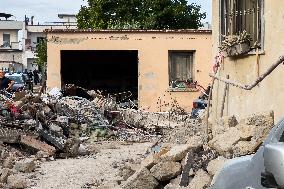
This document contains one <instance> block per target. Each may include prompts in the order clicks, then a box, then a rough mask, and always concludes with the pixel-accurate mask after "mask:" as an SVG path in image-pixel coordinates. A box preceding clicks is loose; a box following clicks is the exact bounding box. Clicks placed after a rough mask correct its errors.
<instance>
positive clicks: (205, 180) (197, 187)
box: [187, 169, 211, 189]
mask: <svg viewBox="0 0 284 189" xmlns="http://www.w3.org/2000/svg"><path fill="white" fill-rule="evenodd" d="M210 182H211V178H210V176H209V175H208V174H207V173H206V172H205V171H203V170H202V169H200V170H198V171H197V172H196V174H195V176H194V178H193V179H192V180H191V182H190V183H189V185H188V187H187V188H188V189H203V188H206V187H208V186H209V185H210Z"/></svg>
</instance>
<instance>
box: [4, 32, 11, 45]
mask: <svg viewBox="0 0 284 189" xmlns="http://www.w3.org/2000/svg"><path fill="white" fill-rule="evenodd" d="M3 47H10V34H8V33H4V34H3Z"/></svg>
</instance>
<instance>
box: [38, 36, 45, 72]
mask: <svg viewBox="0 0 284 189" xmlns="http://www.w3.org/2000/svg"><path fill="white" fill-rule="evenodd" d="M35 53H36V59H35V63H36V64H37V65H38V67H39V69H40V70H44V68H45V66H46V62H47V40H46V39H43V40H40V41H39V43H37V45H36V51H35Z"/></svg>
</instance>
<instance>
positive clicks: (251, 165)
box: [210, 118, 284, 189]
mask: <svg viewBox="0 0 284 189" xmlns="http://www.w3.org/2000/svg"><path fill="white" fill-rule="evenodd" d="M213 183H214V184H213V185H212V186H211V187H210V189H248V188H249V189H267V188H284V118H283V119H282V120H281V121H280V122H279V123H278V124H276V125H275V126H274V127H273V128H272V129H271V131H270V133H269V135H268V136H267V137H266V139H265V140H264V142H263V143H262V145H261V146H260V147H259V149H258V150H257V152H256V153H255V154H254V155H248V156H243V157H239V158H234V159H232V160H229V161H228V162H227V163H226V164H225V166H224V167H223V168H222V169H221V170H220V171H219V172H218V173H217V174H216V175H215V176H214V178H213Z"/></svg>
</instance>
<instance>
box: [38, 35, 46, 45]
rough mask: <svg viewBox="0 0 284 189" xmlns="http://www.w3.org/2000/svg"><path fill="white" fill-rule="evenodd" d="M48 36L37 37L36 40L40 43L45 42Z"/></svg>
mask: <svg viewBox="0 0 284 189" xmlns="http://www.w3.org/2000/svg"><path fill="white" fill-rule="evenodd" d="M45 39H46V38H45V37H37V38H36V42H37V44H38V43H40V42H43V41H44V40H45Z"/></svg>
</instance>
